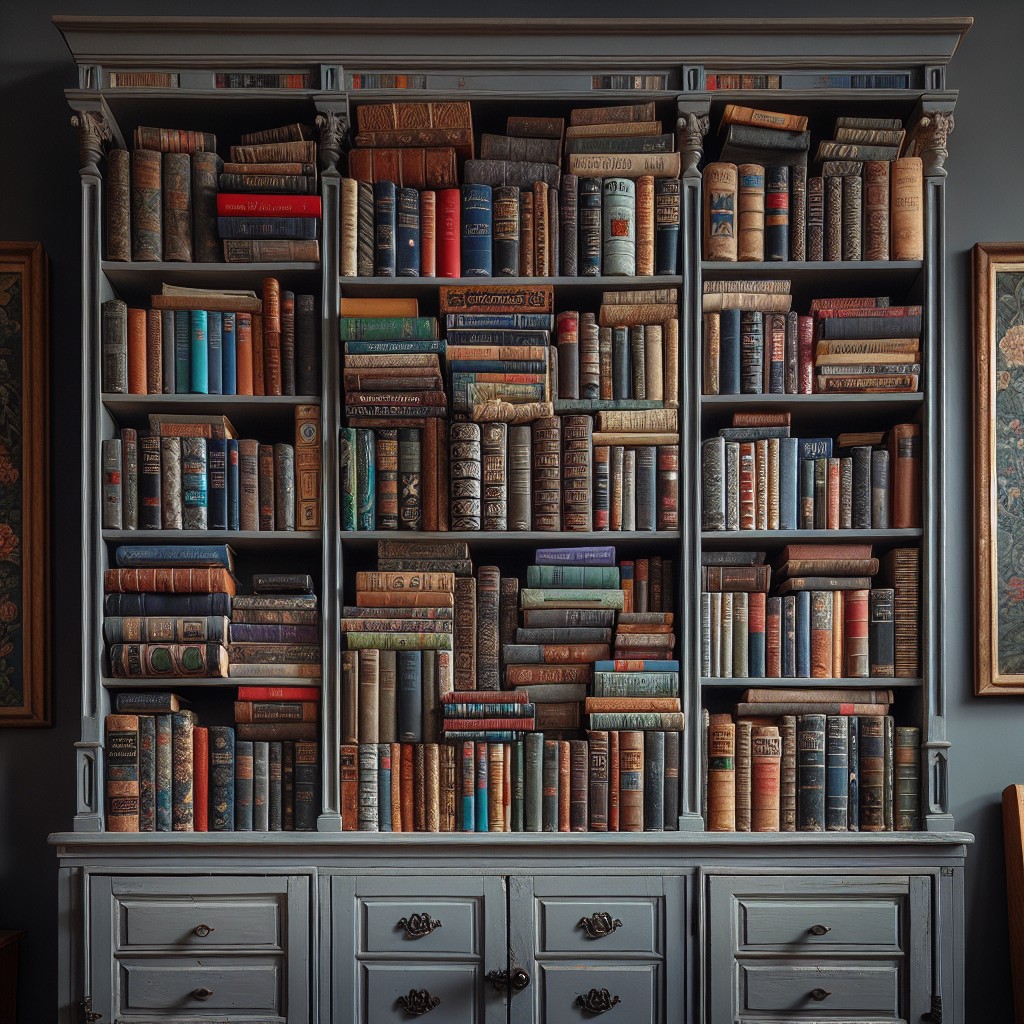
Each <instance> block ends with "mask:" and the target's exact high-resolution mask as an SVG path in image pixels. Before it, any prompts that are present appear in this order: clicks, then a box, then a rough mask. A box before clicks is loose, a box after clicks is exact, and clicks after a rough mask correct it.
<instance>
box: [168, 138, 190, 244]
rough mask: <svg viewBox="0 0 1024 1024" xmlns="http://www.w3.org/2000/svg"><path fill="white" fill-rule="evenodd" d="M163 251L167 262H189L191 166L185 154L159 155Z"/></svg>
mask: <svg viewBox="0 0 1024 1024" xmlns="http://www.w3.org/2000/svg"><path fill="white" fill-rule="evenodd" d="M161 196H162V200H163V251H164V259H165V260H167V261H168V262H183V263H191V262H192V166H191V163H190V159H189V155H188V153H164V154H163V181H162V185H161Z"/></svg>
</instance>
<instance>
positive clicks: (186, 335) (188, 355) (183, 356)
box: [173, 309, 192, 395]
mask: <svg viewBox="0 0 1024 1024" xmlns="http://www.w3.org/2000/svg"><path fill="white" fill-rule="evenodd" d="M191 390H192V314H191V313H190V312H189V311H188V310H187V309H177V310H175V311H174V388H173V393H174V394H176V395H187V394H189V392H190V391H191Z"/></svg>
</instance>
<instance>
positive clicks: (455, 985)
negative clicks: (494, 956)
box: [358, 963, 501, 1024]
mask: <svg viewBox="0 0 1024 1024" xmlns="http://www.w3.org/2000/svg"><path fill="white" fill-rule="evenodd" d="M360 973H361V976H362V978H361V986H360V987H361V990H362V999H361V1000H360V1014H359V1017H358V1020H359V1021H360V1022H361V1024H384V1022H386V1021H403V1022H404V1021H409V1020H411V1019H412V1018H413V1017H414V1016H421V1015H422V1016H426V1015H427V1014H429V1015H430V1016H429V1019H430V1020H433V1021H438V1022H443V1024H477V1022H478V1021H480V1020H481V1016H480V1013H479V999H480V995H481V994H482V993H483V992H484V987H483V986H484V981H483V978H482V977H481V976H480V971H479V969H478V968H477V967H475V966H474V965H472V964H408V963H405V964H396V963H363V964H360ZM487 991H488V992H493V989H491V988H490V986H488V988H487ZM494 997H495V998H497V999H500V998H501V997H500V996H499V995H498V994H497V993H494ZM400 1000H402V1001H404V1002H405V1003H406V1005H403V1003H402V1002H400ZM435 1000H436V1002H435Z"/></svg>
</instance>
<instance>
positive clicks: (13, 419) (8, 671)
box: [0, 273, 25, 707]
mask: <svg viewBox="0 0 1024 1024" xmlns="http://www.w3.org/2000/svg"><path fill="white" fill-rule="evenodd" d="M22 284H23V279H22V275H21V274H20V273H19V274H0V706H3V707H17V706H19V705H21V704H23V703H24V700H25V695H24V685H23V678H24V674H23V671H22V668H23V660H24V659H23V652H22V644H23V642H24V637H23V630H22V625H23V608H22V597H21V593H22V575H21V572H22V570H21V528H22V507H21V506H22V499H21V468H22V466H21V460H22V438H21V387H20V383H19V382H20V381H21V379H22V355H21V346H22V308H23V307H22Z"/></svg>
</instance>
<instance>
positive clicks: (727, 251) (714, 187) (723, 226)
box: [704, 163, 739, 262]
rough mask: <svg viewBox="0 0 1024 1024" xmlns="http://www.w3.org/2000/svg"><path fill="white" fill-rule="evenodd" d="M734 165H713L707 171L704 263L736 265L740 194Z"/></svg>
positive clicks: (709, 165) (708, 166)
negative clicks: (722, 262) (723, 262)
mask: <svg viewBox="0 0 1024 1024" xmlns="http://www.w3.org/2000/svg"><path fill="white" fill-rule="evenodd" d="M738 188H739V178H738V172H737V169H736V165H735V164H729V163H710V164H708V165H707V166H706V167H705V168H704V259H706V260H725V261H731V262H735V261H736V259H737V258H738V256H737V251H738V250H737V230H736V228H737V223H736V222H737V190H738Z"/></svg>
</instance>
